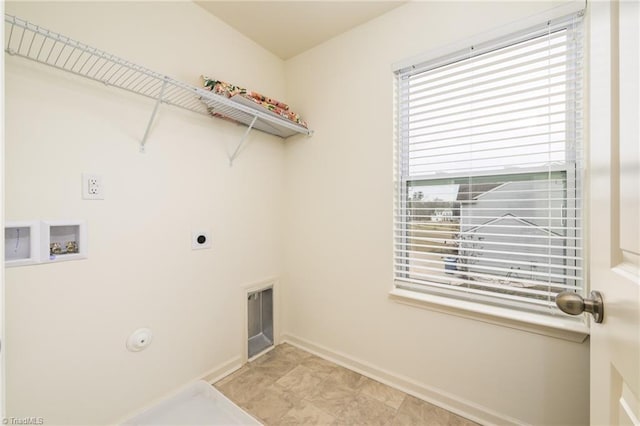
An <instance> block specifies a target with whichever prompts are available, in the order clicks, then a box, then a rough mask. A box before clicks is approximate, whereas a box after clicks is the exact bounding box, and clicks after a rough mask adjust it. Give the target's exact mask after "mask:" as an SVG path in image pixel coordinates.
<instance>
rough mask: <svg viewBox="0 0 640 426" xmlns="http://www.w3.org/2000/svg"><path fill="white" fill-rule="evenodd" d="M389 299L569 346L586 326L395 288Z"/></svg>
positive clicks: (586, 331)
mask: <svg viewBox="0 0 640 426" xmlns="http://www.w3.org/2000/svg"><path fill="white" fill-rule="evenodd" d="M389 297H390V298H391V299H392V300H394V301H396V302H398V303H402V304H405V305H410V306H414V307H418V308H423V309H429V310H432V311H436V312H441V313H445V314H450V315H456V316H459V317H463V318H468V319H472V320H476V321H482V322H487V323H490V324H495V325H499V326H503V327H509V328H515V329H518V330H522V331H526V332H529V333H535V334H541V335H544V336H550V337H555V338H558V339H563V340H569V341H571V342H578V343H581V342H584V341H585V340H586V339H587V338H588V337H589V333H590V332H589V326H588V325H587V324H586V323H585V322H584V321H581V320H579V319H573V318H568V317H567V318H563V317H551V316H547V315H541V314H535V313H530V312H518V311H514V310H512V309H507V308H502V307H498V306H489V305H485V304H481V303H476V302H470V301H465V300H458V299H453V298H449V297H443V296H436V295H432V294H424V293H418V292H415V291H411V290H404V289H399V288H394V289H393V290H391V292H390V293H389Z"/></svg>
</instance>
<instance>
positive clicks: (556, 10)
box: [391, 0, 587, 72]
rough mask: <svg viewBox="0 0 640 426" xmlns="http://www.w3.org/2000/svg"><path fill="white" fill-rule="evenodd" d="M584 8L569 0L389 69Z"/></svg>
mask: <svg viewBox="0 0 640 426" xmlns="http://www.w3.org/2000/svg"><path fill="white" fill-rule="evenodd" d="M586 7H587V0H571V1H569V2H567V3H564V4H561V5H559V6H556V7H553V8H551V9H549V10H545V11H544V12H541V13H538V14H535V15H532V16H529V17H527V18H523V19H520V20H518V21H515V22H512V23H510V24H506V25H503V26H501V27H499V28H496V29H494V30H491V31H487V32H484V33H480V34H477V35H476V36H473V37H471V38H465V39H464V40H460V41H457V42H454V43H451V44H448V45H446V46H443V47H440V48H437V49H432V50H430V51H428V52H426V53H423V54H421V55H417V56H414V57H412V58H409V59H405V60H402V61H399V62H396V63H394V64H393V65H392V66H391V69H392V71H393V72H398V71H400V70H402V69H404V68H407V67H411V66H413V65H416V64H421V63H424V62H427V61H430V60H433V59H437V58H441V57H443V56H446V55H449V54H452V53H455V52H457V51H460V50H463V49H467V48H468V47H469V46H471V45H477V44H481V43H486V42H488V41H491V40H496V39H499V38H502V37H505V36H508V35H510V34H514V33H517V32H519V31H523V30H526V29H528V28H531V27H534V26H536V25H540V23H541V22H545V21H550V20H553V19H558V18H562V17H563V16H567V15H571V14H572V13H577V12H579V11H581V10H584V9H586Z"/></svg>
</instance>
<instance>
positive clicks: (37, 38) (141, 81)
mask: <svg viewBox="0 0 640 426" xmlns="http://www.w3.org/2000/svg"><path fill="white" fill-rule="evenodd" d="M4 20H5V23H6V25H5V40H6V46H5V51H6V52H7V53H8V54H10V55H15V56H20V57H23V58H26V59H30V60H33V61H36V62H39V63H41V64H45V65H49V66H51V67H53V68H57V69H59V70H63V71H67V72H70V73H72V74H75V75H79V76H82V77H85V78H88V79H90V80H94V81H98V82H101V83H104V84H106V85H107V86H114V87H118V88H120V89H123V90H126V91H128V92H133V93H136V94H139V95H142V96H145V97H147V98H151V99H155V100H156V102H157V103H156V108H155V109H154V111H153V114H152V116H151V120H150V122H149V125H148V126H147V131H146V132H145V136H144V138H143V140H142V145H143V146H144V143H145V142H146V139H147V136H148V132H149V128H150V126H151V121H153V119H154V117H155V113H156V111H157V107H158V106H159V104H167V105H173V106H176V107H179V108H183V109H186V110H189V111H192V112H196V113H198V114H203V115H207V116H210V117H212V118H213V116H212V115H211V114H210V113H215V114H219V115H220V116H223V117H227V118H229V119H231V120H234V121H237V122H239V123H241V124H244V125H246V126H248V129H247V132H246V133H245V135H244V136H243V138H242V139H243V141H244V139H245V138H246V135H247V133H248V131H249V130H250V129H251V128H254V129H257V130H261V131H263V132H265V133H269V134H271V135H276V136H279V137H281V138H287V137H289V136H293V135H295V134H305V135H307V136H311V135H312V134H313V132H312V131H311V130H309V129H307V128H305V127H304V126H300V125H298V124H296V123H294V122H292V121H290V120H287V119H285V118H281V117H278V116H275V115H273V114H272V113H270V112H268V111H266V110H264V111H261V110H259V109H255V108H252V107H251V106H248V105H243V104H240V103H238V102H236V101H234V100H231V99H228V98H226V97H224V96H221V95H218V94H215V93H213V92H210V91H208V90H205V89H202V88H199V87H196V86H192V85H190V84H187V83H183V82H181V81H178V80H175V79H173V78H171V77H168V76H165V75H162V74H160V73H157V72H155V71H152V70H150V69H148V68H145V67H142V66H140V65H137V64H134V63H132V62H129V61H126V60H124V59H122V58H119V57H117V56H114V55H112V54H110V53H107V52H104V51H102V50H99V49H96V48H94V47H91V46H88V45H86V44H84V43H80V42H78V41H76V40H73V39H70V38H69V37H66V36H64V35H61V34H57V33H54V32H52V31H49V30H47V29H44V28H41V27H39V26H38V25H34V24H32V23H30V22H28V21H25V20H23V19H21V18H18V17H16V16H12V15H9V14H5V18H4ZM256 107H257V108H261V107H260V106H257V105H256ZM241 144H242V141H241ZM239 148H240V146H238V149H239ZM236 151H237V150H236ZM235 154H236V153H234V156H235Z"/></svg>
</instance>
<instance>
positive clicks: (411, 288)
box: [390, 2, 589, 341]
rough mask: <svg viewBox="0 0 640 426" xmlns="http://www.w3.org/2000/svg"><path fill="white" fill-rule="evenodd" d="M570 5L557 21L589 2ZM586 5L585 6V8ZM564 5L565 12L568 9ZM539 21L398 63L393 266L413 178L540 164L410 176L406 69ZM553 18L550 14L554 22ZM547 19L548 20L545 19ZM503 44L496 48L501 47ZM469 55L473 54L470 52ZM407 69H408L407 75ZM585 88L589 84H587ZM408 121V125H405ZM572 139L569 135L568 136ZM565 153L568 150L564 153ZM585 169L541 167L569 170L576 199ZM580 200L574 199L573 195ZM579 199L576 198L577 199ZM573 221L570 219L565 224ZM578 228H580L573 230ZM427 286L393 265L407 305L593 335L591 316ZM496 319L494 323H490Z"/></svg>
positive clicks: (573, 164) (511, 40) (528, 29)
mask: <svg viewBox="0 0 640 426" xmlns="http://www.w3.org/2000/svg"><path fill="white" fill-rule="evenodd" d="M569 6H570V7H571V8H573V9H577V10H571V11H570V13H564V14H562V13H558V11H557V10H556V11H555V12H556V14H557V15H559V16H554V17H553V19H556V18H562V19H565V17H566V15H573V14H577V15H578V16H579V17H582V16H583V15H584V9H583V7H584V4H580V3H579V2H576V3H573V4H570V5H569ZM580 6H582V7H580ZM566 9H567V8H565V12H566ZM534 19H536V18H535V17H534V18H532V19H529V20H526V24H525V23H524V22H522V23H520V24H519V25H520V28H519V29H518V31H514V30H511V31H510V32H509V31H508V29H506V28H505V29H503V30H502V33H500V34H499V35H498V34H496V33H495V32H494V33H487V34H484V35H482V36H479V37H476V38H474V39H471V40H468V41H466V42H464V44H458V45H456V46H450V47H448V48H445V49H439V50H438V51H435V52H432V53H430V54H429V55H428V56H431V57H429V58H428V59H426V60H425V59H422V60H420V59H413V60H411V61H409V62H406V61H405V62H404V63H402V64H399V65H398V66H396V67H395V69H394V71H395V72H396V76H395V93H396V96H395V99H394V107H395V114H396V132H395V134H396V137H395V139H396V141H395V157H396V158H395V160H394V163H395V168H396V171H395V173H394V174H395V176H396V179H395V181H396V182H395V190H394V203H393V206H394V210H396V209H399V212H396V211H394V213H393V220H394V229H393V233H394V235H393V237H394V238H393V244H394V248H393V260H394V265H395V263H396V256H397V255H396V253H397V251H402V249H400V250H398V249H396V245H398V244H400V245H401V246H402V247H406V246H407V245H408V244H409V243H408V240H409V234H408V232H407V229H408V226H409V225H408V220H407V218H408V211H409V207H408V205H407V204H408V193H409V186H410V182H414V181H420V180H423V181H435V180H438V179H443V178H446V179H451V180H453V179H459V178H467V177H469V176H473V177H477V176H482V175H484V176H501V175H513V174H531V173H534V169H535V168H533V167H532V168H527V169H524V170H523V169H519V170H518V171H515V170H508V169H505V170H493V171H487V172H486V173H477V172H474V173H470V172H469V171H466V172H464V171H463V172H458V173H443V172H438V173H435V174H429V175H422V176H409V173H408V171H409V149H408V148H407V149H405V146H404V145H405V144H407V145H408V140H409V135H408V133H409V126H408V125H404V126H403V125H402V124H403V123H402V121H401V120H403V118H405V119H406V120H407V121H408V117H407V116H405V117H403V114H402V113H401V108H402V106H403V105H402V104H401V102H402V99H403V95H404V99H408V97H407V94H406V93H403V92H402V90H403V85H402V84H401V82H402V79H403V78H404V79H408V78H410V74H409V73H407V72H406V71H407V70H415V69H419V70H424V68H425V66H424V64H425V63H430V65H431V67H432V68H437V67H439V66H443V65H445V64H449V63H452V62H455V61H457V60H460V59H463V58H464V56H463V55H464V53H463V49H461V48H460V47H459V46H465V47H467V48H468V46H470V45H472V46H481V48H486V46H487V45H491V46H495V45H496V44H499V45H500V46H501V47H502V48H503V47H507V46H509V45H514V44H517V43H519V42H522V41H523V40H526V39H527V37H529V38H531V34H532V33H533V32H534V31H536V29H538V28H543V27H544V26H546V25H548V24H549V22H548V20H542V19H541V18H539V17H538V18H537V19H538V21H537V22H538V23H537V24H536V25H531V24H532V20H534ZM550 19H551V18H549V20H550ZM545 21H547V22H545ZM578 25H581V26H582V27H584V22H580V23H578ZM570 26H571V25H569V24H568V25H567V27H570ZM509 28H513V26H509ZM568 29H569V31H574V29H573V28H568ZM582 43H583V50H585V48H584V40H583V41H582ZM501 47H498V48H497V49H499V48H501ZM494 48H495V47H494ZM483 53H486V50H485V52H481V53H478V55H482V54H483ZM467 55H468V54H467ZM583 69H584V65H583ZM402 71H405V72H404V73H403V72H402ZM583 87H584V84H583ZM404 88H405V89H406V90H407V91H408V90H409V89H408V85H406V84H405V85H404ZM581 90H582V93H584V89H581ZM571 101H572V99H571V98H568V99H567V101H566V102H567V103H569V102H571ZM569 116H570V117H567V123H570V122H571V121H572V116H573V115H572V114H569ZM405 124H407V123H405ZM403 129H404V132H405V133H404V134H401V132H402V131H403ZM574 129H575V126H567V129H566V132H567V137H571V136H572V135H570V134H569V133H570V132H572V131H574ZM567 140H569V139H567ZM582 143H583V145H584V138H582ZM570 152H571V151H569V150H568V149H567V151H566V153H567V154H568V153H570ZM565 155H566V154H565ZM584 170H585V167H584V165H582V164H580V163H579V162H578V161H575V160H574V161H565V162H564V163H563V164H562V165H558V166H556V167H549V166H544V167H541V170H540V171H544V172H549V171H553V172H556V171H560V172H564V173H565V176H566V177H567V179H566V181H567V187H566V192H567V195H566V197H565V198H567V199H571V198H572V197H569V195H568V194H569V192H570V191H573V192H574V194H575V192H576V191H581V192H582V194H583V195H584V194H585V192H586V187H585V181H584ZM571 182H577V183H578V185H579V186H574V185H573V184H571V185H570V183H571ZM573 198H575V197H573ZM584 198H585V197H584V196H583V200H584ZM573 202H574V203H575V200H574V201H573ZM565 210H567V211H569V210H571V209H568V208H567V207H565ZM399 218H403V221H404V222H405V224H404V225H402V227H403V228H402V231H403V232H402V233H401V236H399V235H398V234H397V231H398V229H399V226H398V224H397V221H398V219H399ZM565 220H567V221H568V220H571V218H567V219H565ZM573 220H574V222H577V221H578V220H580V221H581V222H582V227H581V230H580V232H581V233H582V238H583V240H585V241H586V236H585V226H584V224H585V212H583V214H582V215H581V217H580V218H576V217H574V218H573ZM566 223H567V224H568V222H566ZM574 232H577V231H574ZM567 250H568V251H571V250H573V253H574V254H575V253H576V252H577V249H576V248H575V246H574V248H573V249H571V247H568V248H567ZM582 250H583V255H582V269H583V272H582V278H583V280H584V285H583V287H584V288H583V290H582V291H583V292H586V290H587V283H586V278H587V276H588V275H587V272H588V271H587V264H586V258H587V253H586V247H584V244H583V247H582ZM408 262H409V260H407V263H408ZM419 286H423V287H420V288H417V287H419ZM426 287H427V288H428V284H427V285H426ZM424 289H425V285H420V284H412V283H408V282H403V281H402V279H401V278H400V277H399V276H398V273H397V272H396V271H395V266H394V286H393V289H392V291H391V293H390V294H391V296H392V298H393V299H395V300H396V301H399V302H402V303H407V304H410V305H414V306H422V307H428V308H431V309H434V308H435V309H436V310H443V309H444V310H445V311H446V312H448V313H454V314H458V315H462V316H468V315H472V316H473V317H476V318H477V317H478V316H482V317H484V318H485V320H486V319H487V317H491V318H493V321H495V320H497V321H498V322H499V323H505V321H506V322H508V323H510V324H511V325H512V326H513V324H514V323H517V324H519V326H517V327H516V328H522V329H526V330H528V331H534V332H540V330H541V329H544V330H546V331H545V333H543V334H549V330H552V331H551V334H554V335H556V334H558V333H560V334H561V336H556V337H563V338H567V333H568V335H569V336H570V337H568V338H569V340H575V341H581V339H584V338H586V336H587V335H588V333H589V327H588V324H589V322H588V319H586V318H584V317H583V318H573V317H564V316H552V315H548V314H543V313H539V312H535V310H533V311H532V310H531V307H530V305H528V304H526V303H523V304H519V303H518V302H515V303H512V304H509V305H508V306H505V304H504V303H498V304H496V303H495V302H496V301H495V299H494V298H492V297H491V296H490V294H489V293H488V294H487V295H475V296H473V297H461V296H460V292H459V291H455V290H453V291H448V290H447V289H435V290H434V288H433V287H431V288H429V289H428V291H426V292H425V290H424ZM489 322H492V321H489Z"/></svg>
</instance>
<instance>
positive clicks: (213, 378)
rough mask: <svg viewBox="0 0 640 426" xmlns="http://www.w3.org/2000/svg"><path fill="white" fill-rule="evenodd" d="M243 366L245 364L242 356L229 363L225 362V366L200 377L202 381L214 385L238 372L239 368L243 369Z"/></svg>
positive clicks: (220, 366) (222, 365)
mask: <svg viewBox="0 0 640 426" xmlns="http://www.w3.org/2000/svg"><path fill="white" fill-rule="evenodd" d="M242 364H243V362H242V357H241V356H237V357H234V358H232V359H230V360H229V361H227V362H225V363H224V364H221V365H219V366H217V367H215V368H213V369H211V370H209V371H208V372H207V373H205V374H204V375H202V376H201V377H200V380H204V381H205V382H207V383H211V384H214V383H215V382H217V381H218V380H220V379H222V378H223V377H226V376H228V375H229V374H231V373H233V372H234V371H236V370H237V369H238V368H240V367H242Z"/></svg>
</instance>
